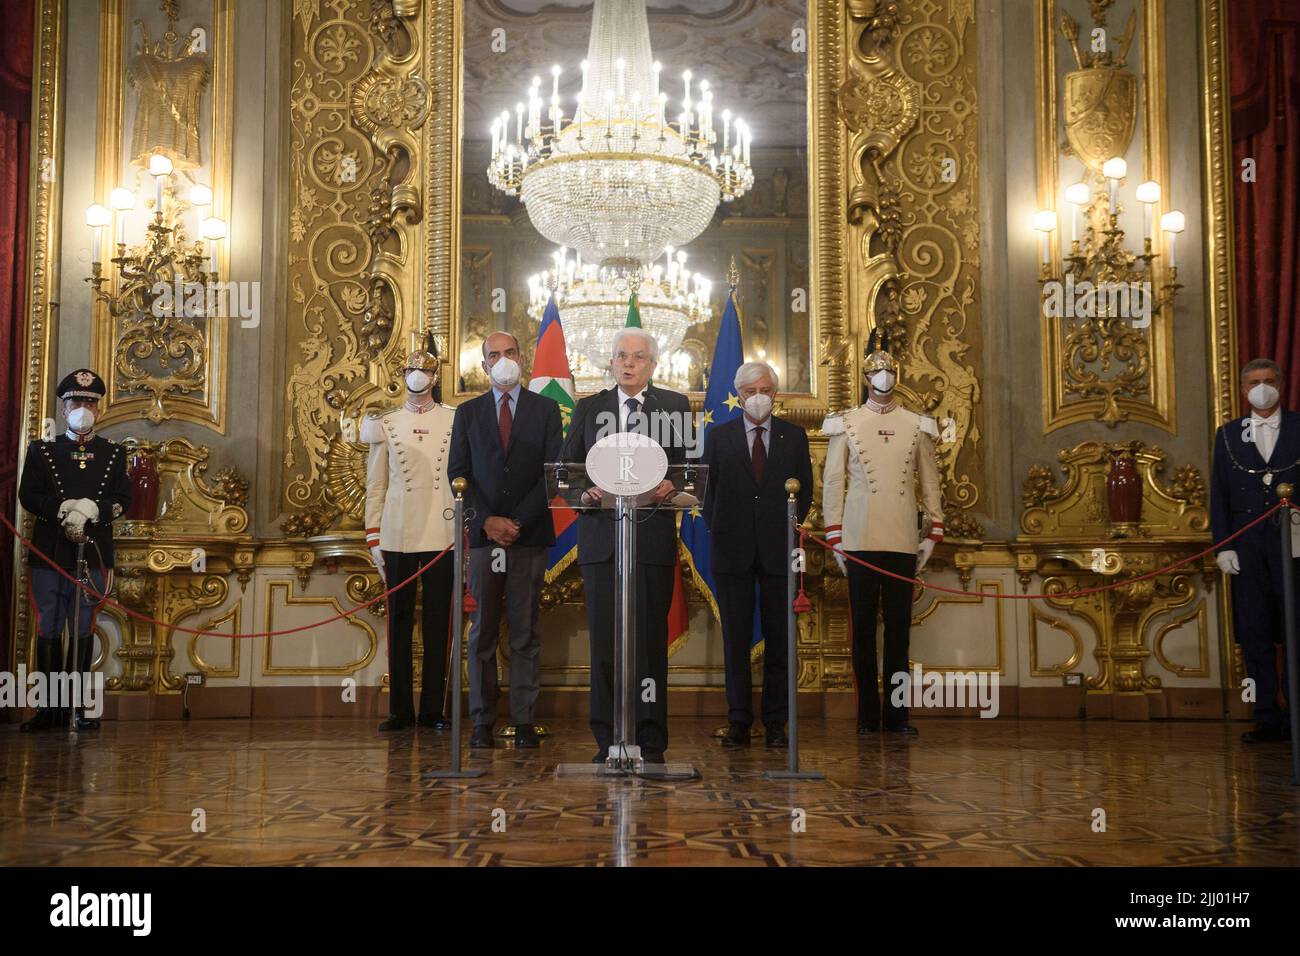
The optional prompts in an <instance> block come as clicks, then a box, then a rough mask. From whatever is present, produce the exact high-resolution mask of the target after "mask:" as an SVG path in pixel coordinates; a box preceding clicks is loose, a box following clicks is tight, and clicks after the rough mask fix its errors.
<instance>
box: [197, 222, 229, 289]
mask: <svg viewBox="0 0 1300 956" xmlns="http://www.w3.org/2000/svg"><path fill="white" fill-rule="evenodd" d="M199 234H200V235H201V236H202V237H203V238H204V239H206V240H207V243H208V272H209V273H210V274H211V275H213V276H216V274H217V243H218V242H220V241H221V240H222V239H224V238H226V223H225V220H223V219H218V218H217V217H216V216H209V217H208V218H207V219H204V220H203V224H202V225H201V226H200V227H199Z"/></svg>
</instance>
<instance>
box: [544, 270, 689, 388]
mask: <svg viewBox="0 0 1300 956" xmlns="http://www.w3.org/2000/svg"><path fill="white" fill-rule="evenodd" d="M665 256H666V259H665V262H663V263H658V262H656V263H652V264H651V265H650V266H649V267H648V268H644V269H638V270H636V272H635V273H634V274H633V275H631V276H629V274H628V273H626V272H624V271H622V270H621V269H618V268H616V267H611V266H601V265H597V264H595V263H593V262H584V261H583V260H582V258H581V256H579V257H577V258H576V259H571V258H569V254H568V250H567V249H565V248H563V247H562V248H560V249H559V251H557V252H556V253H555V256H554V266H553V268H551V269H547V270H546V271H544V272H540V273H538V274H537V275H533V276H530V277H529V279H528V295H529V306H528V314H529V315H530V316H531V317H533V318H534V319H541V318H542V315H543V313H544V312H545V311H546V303H547V301H548V300H549V299H550V297H551V295H552V294H554V295H555V304H556V306H557V307H558V308H559V309H560V310H561V312H562V314H563V316H564V337H565V343H566V344H567V346H568V347H569V355H570V358H571V361H572V369H573V379H574V384H575V385H576V386H577V388H578V390H579V391H584V392H586V391H595V390H597V389H600V388H604V387H605V386H606V385H607V384H608V382H607V381H606V379H605V376H606V373H607V370H608V368H609V361H610V354H609V343H610V331H611V330H612V329H615V328H618V327H620V326H622V325H623V324H624V322H625V320H626V318H627V311H628V299H629V297H630V296H631V295H632V294H635V295H636V297H637V310H638V312H639V313H640V315H641V322H642V326H643V328H644V329H645V331H646V332H647V333H649V334H650V335H653V336H654V338H655V340H656V341H657V342H658V345H659V356H660V365H661V366H662V370H663V372H664V373H667V374H668V376H669V377H672V376H673V375H674V374H675V373H676V371H677V368H676V366H675V365H674V364H673V363H674V360H675V359H676V357H677V354H678V349H679V348H680V346H681V344H682V339H683V337H684V336H685V335H686V330H687V329H688V328H689V327H690V326H692V325H694V324H696V323H697V322H706V321H708V320H709V319H711V318H712V317H713V310H712V309H711V308H710V307H709V295H710V291H711V289H712V285H713V283H712V282H710V281H709V280H708V279H706V278H705V277H704V276H702V275H700V274H699V273H698V272H695V273H692V272H691V271H690V270H689V269H687V268H686V253H685V252H682V251H681V250H677V251H676V252H674V250H673V249H672V248H671V247H670V248H668V249H667V250H666V252H665ZM657 377H658V378H660V379H663V378H664V375H663V374H659V375H657ZM678 377H680V376H678Z"/></svg>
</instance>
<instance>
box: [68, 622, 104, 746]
mask: <svg viewBox="0 0 1300 956" xmlns="http://www.w3.org/2000/svg"><path fill="white" fill-rule="evenodd" d="M82 613H85V608H82ZM94 654H95V632H94V631H91V632H90V636H89V637H84V638H82V639H81V640H80V641H78V642H77V661H76V662H75V664H76V668H75V671H74V669H73V662H72V644H71V642H69V644H68V660H69V666H68V672H69V673H70V674H71V673H76V674H79V675H81V676H80V679H79V680H78V681H77V686H79V687H80V691H81V699H80V700H79V701H77V702H76V706H75V707H73V708H72V720H73V722H74V725H75V726H76V728H77V730H98V729H99V718H98V717H87V716H86V708H85V703H86V684H85V681H87V680H93V679H94V675H93V674H91V673H90V664H91V661H92V660H93V659H94Z"/></svg>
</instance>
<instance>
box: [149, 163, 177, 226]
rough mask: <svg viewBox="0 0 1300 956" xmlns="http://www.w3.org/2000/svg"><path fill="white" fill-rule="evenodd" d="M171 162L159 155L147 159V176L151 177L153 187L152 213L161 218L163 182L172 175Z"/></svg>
mask: <svg viewBox="0 0 1300 956" xmlns="http://www.w3.org/2000/svg"><path fill="white" fill-rule="evenodd" d="M172 168H173V167H172V161H171V160H170V159H168V158H167V157H166V156H164V155H162V154H161V153H154V154H153V155H152V156H150V157H149V175H150V176H152V177H153V181H154V187H155V190H156V192H155V197H154V212H156V213H157V214H158V217H159V219H161V218H162V203H163V180H164V179H166V178H167V177H168V176H170V175H171V174H172Z"/></svg>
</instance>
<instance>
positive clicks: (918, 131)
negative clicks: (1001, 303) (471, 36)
mask: <svg viewBox="0 0 1300 956" xmlns="http://www.w3.org/2000/svg"><path fill="white" fill-rule="evenodd" d="M848 15H849V31H850V35H851V39H850V41H849V43H848V49H849V51H850V54H851V55H850V58H849V62H848V68H847V74H848V75H847V77H846V78H845V80H844V82H843V85H842V86H841V88H840V94H839V97H840V99H839V111H840V117H841V119H842V121H843V122H844V124H845V125H846V126H847V128H848V131H849V146H848V152H849V155H850V156H851V157H852V159H851V162H850V164H849V169H850V186H849V192H848V225H849V229H848V237H849V244H850V248H851V249H852V250H853V253H852V255H851V257H850V266H849V268H850V271H849V289H850V298H849V301H850V302H851V303H852V305H851V307H850V316H851V317H852V318H851V319H850V321H851V322H852V323H853V324H852V329H853V332H854V333H855V334H856V335H857V336H858V337H859V338H858V340H856V341H855V344H854V347H853V349H852V350H851V355H850V356H849V359H850V360H851V365H850V367H851V369H852V372H851V373H850V375H849V376H848V379H849V381H850V382H852V383H854V384H853V385H852V386H851V391H852V393H853V395H852V398H851V400H850V401H848V402H847V404H856V403H857V402H858V400H859V397H858V395H857V393H858V391H859V390H860V388H859V386H858V385H857V384H856V383H857V382H858V380H859V375H858V371H857V370H858V361H859V354H860V352H861V348H860V342H861V341H862V340H865V337H866V335H867V333H868V332H869V331H870V330H871V329H872V328H875V327H877V326H881V327H886V328H889V329H890V330H891V331H893V332H895V333H896V334H898V335H899V338H897V339H896V340H895V341H902V342H903V343H905V344H904V346H903V347H902V348H895V352H897V353H901V355H900V358H901V360H902V363H903V379H902V385H901V386H900V387H901V390H902V392H903V394H904V397H905V399H906V401H907V402H908V404H909V405H911V406H912V407H913V408H915V409H917V410H918V411H924V412H926V413H928V414H931V415H934V416H935V417H936V418H938V419H939V421H940V423H941V436H940V443H939V459H940V466H941V469H942V474H943V494H944V512H945V517H946V522H947V526H948V531H949V534H950V535H952V536H954V537H959V538H979V537H981V536H982V534H983V529H982V528H981V527H980V525H979V523H978V522H977V521H976V520H975V518H974V517H973V512H974V509H975V508H976V507H977V505H978V504H979V501H980V485H981V484H982V483H983V470H984V463H983V451H982V447H981V445H980V438H981V431H982V425H981V414H982V413H981V412H980V385H979V376H980V373H981V370H982V365H983V335H982V332H981V329H980V313H979V303H980V292H979V272H980V260H979V243H980V234H979V216H978V209H977V205H976V204H977V197H978V195H979V178H978V166H979V162H978V159H979V137H978V129H977V127H978V119H977V101H978V97H977V94H976V88H975V75H976V43H975V36H976V32H975V22H974V3H973V0H972V2H967V0H957V2H952V3H947V4H935V3H909V2H902V0H897V2H895V0H889V2H875V3H872V2H849V3H848Z"/></svg>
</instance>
